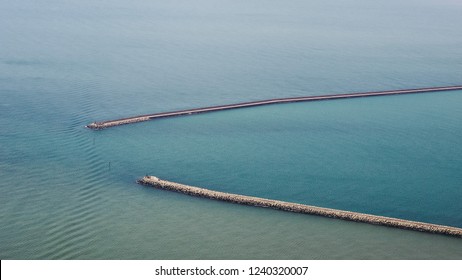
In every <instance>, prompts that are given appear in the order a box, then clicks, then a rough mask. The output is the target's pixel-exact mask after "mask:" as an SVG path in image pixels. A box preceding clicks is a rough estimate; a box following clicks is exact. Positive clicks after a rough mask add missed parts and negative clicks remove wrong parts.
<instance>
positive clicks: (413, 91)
mask: <svg viewBox="0 0 462 280" xmlns="http://www.w3.org/2000/svg"><path fill="white" fill-rule="evenodd" d="M451 90H462V85H458V86H444V87H429V88H414V89H400V90H387V91H370V92H356V93H345V94H330V95H316V96H300V97H288V98H275V99H267V100H260V101H251V102H243V103H234V104H228V105H219V106H211V107H201V108H195V109H188V110H180V111H170V112H163V113H154V114H147V115H139V116H133V117H128V118H122V119H115V120H108V121H101V122H92V123H90V124H88V125H86V127H87V128H90V129H93V130H100V129H105V128H109V127H113V126H119V125H125V124H131V123H137V122H144V121H150V120H155V119H159V118H169V117H176V116H184V115H192V114H201V113H208V112H215V111H223V110H231V109H239V108H248V107H256V106H264V105H271V104H282V103H293V102H309V101H322V100H334V99H344V98H360V97H374V96H388V95H402V94H416V93H428V92H438V91H451Z"/></svg>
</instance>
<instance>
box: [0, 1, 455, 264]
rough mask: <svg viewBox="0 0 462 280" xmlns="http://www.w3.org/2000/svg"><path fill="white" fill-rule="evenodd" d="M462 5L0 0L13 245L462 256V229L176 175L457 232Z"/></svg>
mask: <svg viewBox="0 0 462 280" xmlns="http://www.w3.org/2000/svg"><path fill="white" fill-rule="evenodd" d="M461 15H462V4H461V3H460V2H459V1H456V0H440V1H436V0H424V1H411V0H409V1H397V0H392V1H366V0H361V1H360V0H352V1H340V0H337V1H320V0H319V1H318V0H315V1H298V0H294V1H279V0H269V1H259V0H258V1H257V0H246V1H240V0H238V1H236V0H233V1H224V0H197V1H186V0H178V1H141V0H135V1H121V0H114V1H89V0H83V1H82V0H80V1H77V0H71V1H58V0H56V1H52V0H45V1H32V0H29V1H26V0H24V1H23V0H20V1H2V2H0V258H1V259H100V258H101V259H408V258H411V259H422V258H423V259H426V258H430V259H445V258H451V259H462V240H461V239H457V238H451V237H446V236H438V235H432V234H426V233H418V232H411V231H404V230H399V229H390V228H385V227H380V226H372V225H366V224H359V223H353V222H345V221H340V220H332V219H327V218H322V217H313V216H308V215H300V214H293V213H285V212H279V211H274V210H268V209H260V208H252V207H245V206H239V205H233V204H226V203H221V202H217V201H209V200H205V199H199V198H193V197H188V196H183V195H179V194H176V193H170V192H163V191H159V190H155V189H151V188H145V187H141V186H139V185H137V184H136V183H135V180H136V179H137V178H138V177H141V176H143V175H145V174H150V175H155V176H158V177H161V178H164V179H167V180H171V181H177V182H181V183H185V184H190V185H196V186H202V187H207V188H211V189H214V190H220V191H226V192H232V193H239V194H246V195H253V196H259V197H265V198H271V199H278V200H285V201H293V202H298V203H306V204H310V205H316V206H323V207H331V208H336V209H344V210H351V211H359V212H365V213H370V214H377V215H384V216H391V217H398V218H404V219H411V220H417V221H424V222H431V223H437V224H444V225H451V226H456V227H462V203H461V201H462V121H461V120H462V91H454V92H440V93H429V94H418V95H406V96H390V97H374V98H364V99H352V100H337V101H325V102H312V103H298V104H286V105H272V106H266V107H259V108H251V109H239V110H234V111H224V112H217V113H210V114H203V115H194V116H189V117H178V118H172V119H164V120H158V121H152V122H146V123H140V124H134V125H130V126H121V127H116V128H112V129H108V130H104V131H96V132H95V131H90V130H87V129H85V128H84V125H85V124H87V123H90V122H92V121H95V120H105V119H112V118H118V117H125V116H131V115H136V114H142V113H154V112H162V111H169V110H176V109H187V108H194V107H198V106H210V105H218V104H227V103H232V102H240V101H250V100H259V99H266V98H274V97H290V96H300V95H319V94H329V93H346V92H355V91H371V90H386V89H400V88H415V87H427V86H443V85H457V84H462V76H461V74H462V29H461V26H462V16H461Z"/></svg>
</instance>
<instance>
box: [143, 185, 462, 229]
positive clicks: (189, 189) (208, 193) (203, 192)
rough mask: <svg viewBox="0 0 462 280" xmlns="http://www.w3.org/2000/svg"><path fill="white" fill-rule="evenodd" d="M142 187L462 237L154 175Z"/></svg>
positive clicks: (392, 220) (427, 225)
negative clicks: (229, 191) (199, 185)
mask: <svg viewBox="0 0 462 280" xmlns="http://www.w3.org/2000/svg"><path fill="white" fill-rule="evenodd" d="M137 182H138V183H139V184H142V185H149V186H153V187H155V188H159V189H164V190H169V191H175V192H180V193H184V194H187V195H191V196H198V197H203V198H208V199H215V200H221V201H226V202H231V203H237V204H243V205H250V206H257V207H267V208H273V209H277V210H283V211H290V212H296V213H304V214H311V215H318V216H323V217H329V218H335V219H342V220H348V221H354V222H361V223H368V224H374V225H382V226H388V227H395V228H401V229H408V230H415V231H421V232H428V233H436V234H444V235H450V236H455V237H459V238H461V237H462V228H456V227H450V226H443V225H436V224H430V223H422V222H416V221H409V220H403V219H396V218H390V217H384V216H376V215H369V214H363V213H357V212H350V211H344V210H336V209H331V208H323V207H317V206H310V205H304V204H298V203H292V202H285V201H279V200H272V199H265V198H259V197H253V196H245V195H239V194H232V193H225V192H218V191H212V190H208V189H204V188H199V187H193V186H188V185H183V184H179V183H175V182H170V181H166V180H161V179H159V178H157V177H154V176H145V177H143V178H141V179H139V180H137Z"/></svg>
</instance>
